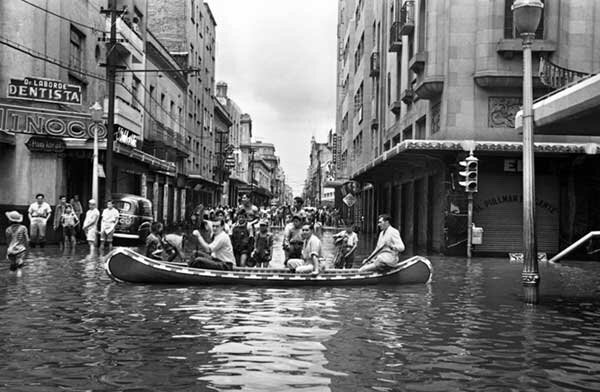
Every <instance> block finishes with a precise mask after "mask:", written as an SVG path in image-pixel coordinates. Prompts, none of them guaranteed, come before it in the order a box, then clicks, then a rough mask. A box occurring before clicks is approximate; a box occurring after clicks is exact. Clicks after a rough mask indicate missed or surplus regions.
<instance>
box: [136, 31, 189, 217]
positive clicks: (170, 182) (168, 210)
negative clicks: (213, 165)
mask: <svg viewBox="0 0 600 392" xmlns="http://www.w3.org/2000/svg"><path fill="white" fill-rule="evenodd" d="M145 52H146V71H147V72H146V73H145V78H146V80H145V106H146V107H147V108H148V109H149V112H148V113H146V115H145V116H144V128H145V132H144V145H143V149H144V151H146V152H148V153H150V154H152V155H154V156H156V157H159V158H160V159H164V160H165V161H169V162H173V163H175V168H176V171H175V172H170V173H164V172H156V173H152V174H151V175H147V176H145V177H146V179H145V181H146V184H147V187H146V189H147V192H146V195H144V196H146V197H148V198H149V199H150V200H151V201H152V202H153V204H154V206H155V208H154V216H155V219H156V220H159V221H163V222H165V223H167V224H169V223H172V222H177V221H181V220H184V219H185V215H186V210H185V207H186V192H187V190H186V184H187V170H188V167H187V165H186V159H187V158H188V157H189V155H190V145H189V144H188V143H187V134H188V132H187V129H186V123H185V107H186V93H187V86H188V82H187V76H186V75H185V73H184V72H182V71H181V68H180V66H179V64H178V63H177V61H176V59H175V58H174V57H173V56H172V55H171V54H170V53H169V51H168V50H167V49H166V48H165V47H164V46H163V45H162V44H161V43H160V42H159V41H158V39H157V38H156V37H155V36H154V35H153V34H152V33H151V32H150V31H148V33H147V40H146V51H145Z"/></svg>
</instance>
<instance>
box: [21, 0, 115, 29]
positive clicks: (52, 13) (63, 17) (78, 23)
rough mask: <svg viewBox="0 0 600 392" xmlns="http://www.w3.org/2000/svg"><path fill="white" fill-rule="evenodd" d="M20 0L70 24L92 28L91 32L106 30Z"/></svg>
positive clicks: (25, 0)
mask: <svg viewBox="0 0 600 392" xmlns="http://www.w3.org/2000/svg"><path fill="white" fill-rule="evenodd" d="M21 2H23V3H25V4H29V5H30V6H32V7H33V8H36V9H38V10H40V11H43V12H46V13H47V14H50V15H52V16H55V17H57V18H60V19H62V20H66V21H68V22H71V23H72V24H74V25H76V26H79V27H82V28H84V29H89V30H92V31H93V32H101V33H107V32H106V31H104V30H102V29H98V28H96V27H93V26H90V25H87V24H85V23H82V22H79V21H76V20H74V19H71V18H67V17H66V16H63V15H60V14H57V13H56V12H52V11H50V10H49V9H47V8H44V7H41V6H39V5H37V4H34V3H31V2H29V1H27V0H21Z"/></svg>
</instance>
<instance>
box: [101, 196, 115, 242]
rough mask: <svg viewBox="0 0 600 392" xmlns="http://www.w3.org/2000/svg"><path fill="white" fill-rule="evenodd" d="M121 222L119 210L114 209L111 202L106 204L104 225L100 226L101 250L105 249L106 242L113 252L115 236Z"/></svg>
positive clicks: (103, 212) (103, 216)
mask: <svg viewBox="0 0 600 392" xmlns="http://www.w3.org/2000/svg"><path fill="white" fill-rule="evenodd" d="M117 222H119V210H117V209H116V208H114V207H113V203H112V201H111V200H109V201H107V202H106V208H105V209H104V211H102V223H101V224H100V249H104V242H105V241H106V242H108V249H109V250H112V242H113V234H115V228H116V227H117Z"/></svg>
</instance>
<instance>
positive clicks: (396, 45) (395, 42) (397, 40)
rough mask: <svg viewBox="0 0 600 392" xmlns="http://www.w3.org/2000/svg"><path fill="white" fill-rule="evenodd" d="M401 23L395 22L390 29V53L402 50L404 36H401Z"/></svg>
mask: <svg viewBox="0 0 600 392" xmlns="http://www.w3.org/2000/svg"><path fill="white" fill-rule="evenodd" d="M400 28H401V23H400V22H394V23H392V27H391V28H390V50H389V51H390V52H400V50H402V34H400Z"/></svg>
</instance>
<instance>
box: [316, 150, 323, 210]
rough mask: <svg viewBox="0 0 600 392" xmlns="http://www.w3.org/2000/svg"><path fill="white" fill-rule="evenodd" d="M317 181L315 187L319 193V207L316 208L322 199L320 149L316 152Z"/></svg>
mask: <svg viewBox="0 0 600 392" xmlns="http://www.w3.org/2000/svg"><path fill="white" fill-rule="evenodd" d="M317 170H318V172H317V181H318V182H319V184H318V186H317V190H318V191H319V205H318V207H320V206H321V203H322V202H323V199H321V192H322V189H321V183H322V180H321V149H319V151H318V152H317Z"/></svg>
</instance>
